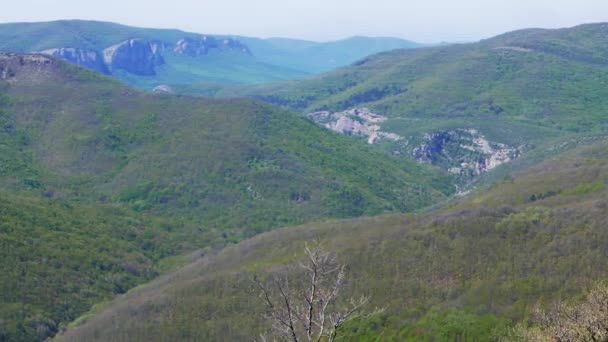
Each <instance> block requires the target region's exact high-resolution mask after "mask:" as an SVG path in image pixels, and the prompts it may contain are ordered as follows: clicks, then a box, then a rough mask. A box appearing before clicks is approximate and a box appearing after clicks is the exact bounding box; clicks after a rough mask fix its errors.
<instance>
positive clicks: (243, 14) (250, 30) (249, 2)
mask: <svg viewBox="0 0 608 342" xmlns="http://www.w3.org/2000/svg"><path fill="white" fill-rule="evenodd" d="M2 1H3V2H4V5H3V6H2V10H1V11H0V22H15V21H47V20H56V19H94V20H107V21H114V22H120V23H123V24H128V25H134V26H144V27H159V28H179V29H183V30H187V31H194V32H200V33H210V34H234V35H246V36H257V37H290V38H304V39H311V40H333V39H338V38H344V37H348V36H353V35H367V36H395V37H401V38H406V39H411V40H416V41H420V42H429V43H430V42H440V41H471V40H477V39H481V38H487V37H491V36H494V35H496V34H500V33H503V32H507V31H511V30H515V29H520V28H528V27H545V28H555V27H567V26H574V25H577V24H581V23H589V22H599V21H608V0H416V1H414V0H213V1H212V0H101V1H99V0H92V1H87V0H2Z"/></svg>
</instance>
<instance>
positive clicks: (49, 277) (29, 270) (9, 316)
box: [0, 193, 211, 341]
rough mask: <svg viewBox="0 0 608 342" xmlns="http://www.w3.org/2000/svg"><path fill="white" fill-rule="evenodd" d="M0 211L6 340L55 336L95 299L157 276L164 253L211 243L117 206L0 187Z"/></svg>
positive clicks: (0, 301) (1, 313)
mask: <svg viewBox="0 0 608 342" xmlns="http://www.w3.org/2000/svg"><path fill="white" fill-rule="evenodd" d="M0 217H1V221H0V250H2V258H0V317H2V321H0V337H2V338H1V339H2V340H3V341H31V340H38V339H40V340H43V339H45V338H46V337H48V336H52V335H53V334H55V333H56V332H57V331H58V330H59V328H60V327H61V326H64V325H65V324H66V322H68V321H71V320H73V319H75V318H77V317H78V316H79V315H80V314H82V313H83V312H85V311H86V310H88V309H89V308H90V307H91V306H92V305H93V304H95V303H97V302H100V301H102V300H106V299H109V298H111V297H113V296H114V295H116V294H120V293H124V292H126V291H127V290H128V289H130V288H132V287H134V286H135V285H138V284H141V283H143V282H145V281H148V280H150V279H152V278H153V277H154V276H156V275H157V274H158V270H157V267H156V266H155V264H156V263H157V262H159V261H161V260H163V258H166V257H167V256H170V255H174V254H176V253H180V252H183V251H185V250H188V249H190V248H192V247H193V246H196V245H197V244H203V243H210V242H211V241H205V238H204V237H203V235H200V236H198V237H197V236H195V235H194V234H192V232H188V229H187V227H186V226H184V225H183V224H181V223H179V222H170V221H166V220H160V219H157V218H152V217H149V216H146V215H136V214H134V213H133V212H130V211H128V210H124V209H122V208H120V207H117V206H81V205H73V204H70V203H67V202H62V201H56V200H42V199H35V198H29V197H21V196H15V195H11V194H7V193H0ZM168 227H170V229H167V228H168ZM171 230H176V231H179V232H180V233H171ZM185 235H187V236H188V238H189V239H190V242H188V240H187V239H184V236H185Z"/></svg>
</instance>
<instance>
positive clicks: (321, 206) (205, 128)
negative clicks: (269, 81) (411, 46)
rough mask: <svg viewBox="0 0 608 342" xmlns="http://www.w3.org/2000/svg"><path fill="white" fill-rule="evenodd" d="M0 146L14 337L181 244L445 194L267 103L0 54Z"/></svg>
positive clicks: (0, 325) (111, 287) (149, 268)
mask: <svg viewBox="0 0 608 342" xmlns="http://www.w3.org/2000/svg"><path fill="white" fill-rule="evenodd" d="M0 151H1V152H2V153H0V201H1V203H0V204H1V205H0V215H1V217H2V220H1V221H2V223H1V224H0V245H2V249H1V251H2V252H0V253H1V255H2V258H1V259H2V263H1V264H0V265H1V267H2V272H0V284H2V286H3V291H2V296H1V297H0V300H1V301H2V302H1V303H0V307H1V308H2V309H0V314H1V316H0V337H1V338H2V339H3V340H7V339H8V340H10V341H13V340H36V339H37V338H36V336H38V337H39V338H41V339H44V338H45V337H47V336H51V335H52V334H53V333H54V332H55V331H57V329H58V328H59V327H60V326H61V325H62V324H65V323H66V322H67V321H70V320H72V319H75V318H76V317H77V316H78V315H80V314H82V313H83V312H84V311H86V310H87V309H88V308H89V307H90V306H91V305H92V304H93V303H96V302H99V301H101V300H104V299H109V298H111V296H112V295H115V294H118V293H122V292H124V291H126V290H128V289H129V288H132V287H133V286H135V285H138V284H141V283H142V282H144V281H146V280H149V279H151V278H152V277H153V276H155V275H158V274H160V273H161V272H162V270H163V264H166V263H169V264H171V263H173V262H174V261H171V260H173V259H171V258H172V257H176V256H178V255H180V254H182V253H186V252H189V251H193V250H195V249H199V248H203V249H206V250H209V249H211V248H213V247H218V246H223V245H226V244H230V243H234V242H236V241H240V240H242V239H243V238H245V237H248V236H252V235H255V234H258V233H260V232H263V231H267V230H271V229H274V228H277V227H280V226H285V225H289V224H296V223H303V222H309V221H317V220H322V219H325V218H329V217H353V216H361V215H374V214H379V213H383V212H387V211H413V210H417V209H420V208H422V207H424V206H428V205H430V204H433V203H436V202H439V201H442V200H444V199H446V198H447V196H449V195H450V194H451V193H452V192H453V187H452V185H451V183H450V178H449V177H447V176H446V175H445V174H442V173H441V172H439V171H437V170H434V169H432V168H428V167H424V166H419V165H417V164H415V163H413V162H407V161H403V160H398V159H396V158H392V157H390V156H389V155H387V154H386V152H385V151H383V150H381V149H378V148H376V147H374V146H369V145H367V144H365V143H353V142H352V141H350V140H349V139H348V138H347V137H343V136H340V135H338V134H334V133H331V132H328V131H326V130H324V129H322V128H319V127H317V126H316V125H315V124H313V123H311V122H309V121H307V120H305V119H304V118H301V117H299V116H298V115H297V114H294V113H290V112H287V111H285V110H282V109H279V108H277V107H275V106H272V105H268V104H264V103H261V102H257V101H254V100H249V99H204V98H192V97H185V96H175V95H166V94H153V93H147V92H143V91H138V90H135V89H132V88H129V87H127V86H125V85H123V84H122V83H120V82H118V81H116V80H114V79H112V78H109V77H108V76H105V75H103V74H99V73H95V72H92V71H89V70H86V69H83V68H80V67H78V66H74V65H71V64H67V63H65V62H62V61H61V60H59V59H56V58H53V57H50V56H47V55H41V54H13V53H8V54H7V53H2V54H0ZM167 260H169V261H167ZM37 282H44V284H45V285H44V286H36V285H35V284H36V283H37Z"/></svg>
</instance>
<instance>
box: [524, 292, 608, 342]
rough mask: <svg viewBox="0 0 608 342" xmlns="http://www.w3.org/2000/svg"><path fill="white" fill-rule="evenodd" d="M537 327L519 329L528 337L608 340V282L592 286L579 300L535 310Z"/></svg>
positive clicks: (569, 341) (591, 341)
mask: <svg viewBox="0 0 608 342" xmlns="http://www.w3.org/2000/svg"><path fill="white" fill-rule="evenodd" d="M534 316H535V321H536V322H537V323H538V324H537V326H536V327H531V328H522V327H519V328H518V329H516V334H515V335H516V336H517V337H518V338H517V339H520V340H525V341H539V342H540V341H556V342H574V341H577V342H578V341H581V342H587V341H589V342H608V286H598V287H596V288H595V289H593V290H591V292H589V294H588V295H587V297H586V299H585V301H583V302H582V303H580V304H576V305H573V304H566V303H563V302H558V303H556V304H555V305H554V306H553V308H552V309H551V310H550V311H548V312H545V311H543V310H537V312H536V313H535V315H534Z"/></svg>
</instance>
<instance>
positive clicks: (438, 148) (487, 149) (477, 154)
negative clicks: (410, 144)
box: [413, 129, 520, 177]
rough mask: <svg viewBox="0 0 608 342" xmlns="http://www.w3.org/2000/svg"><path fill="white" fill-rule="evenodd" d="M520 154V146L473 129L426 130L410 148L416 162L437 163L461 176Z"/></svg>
mask: <svg viewBox="0 0 608 342" xmlns="http://www.w3.org/2000/svg"><path fill="white" fill-rule="evenodd" d="M519 154H520V149H518V148H514V147H511V146H508V145H506V144H501V143H497V142H490V141H489V140H488V139H486V137H485V136H484V135H482V134H481V133H479V132H478V131H477V130H475V129H455V130H450V131H439V132H434V133H428V134H425V136H424V142H423V143H422V144H420V145H419V146H417V147H416V148H414V150H413V155H414V157H415V158H416V160H417V161H418V162H421V163H426V164H433V165H437V166H440V167H442V168H444V169H446V170H447V171H448V172H450V173H452V174H455V175H458V176H463V177H475V176H479V175H480V174H482V173H484V172H487V171H490V170H492V169H494V168H495V167H497V166H499V165H501V164H504V163H507V162H509V161H511V160H513V159H515V158H517V157H518V156H519Z"/></svg>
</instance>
